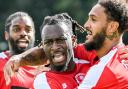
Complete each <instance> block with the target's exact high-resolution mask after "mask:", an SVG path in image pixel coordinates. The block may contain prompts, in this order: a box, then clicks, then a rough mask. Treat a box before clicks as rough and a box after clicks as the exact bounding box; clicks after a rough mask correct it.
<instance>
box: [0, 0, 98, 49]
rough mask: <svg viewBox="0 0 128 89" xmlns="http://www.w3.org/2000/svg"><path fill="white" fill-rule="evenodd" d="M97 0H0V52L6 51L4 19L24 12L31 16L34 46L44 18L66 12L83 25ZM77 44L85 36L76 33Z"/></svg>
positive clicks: (38, 38) (82, 40) (37, 41)
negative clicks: (34, 36) (33, 24)
mask: <svg viewBox="0 0 128 89" xmlns="http://www.w3.org/2000/svg"><path fill="white" fill-rule="evenodd" d="M96 2H97V0H0V51H2V50H6V49H8V46H7V43H6V41H5V40H4V24H5V20H6V18H7V17H8V16H9V15H10V14H12V13H14V12H16V11H25V12H27V13H28V14H29V15H31V16H32V18H33V20H34V22H35V27H36V44H35V45H37V44H38V43H39V42H40V40H41V38H40V31H39V28H40V26H41V24H42V22H43V19H44V17H45V16H48V15H54V14H57V13H62V12H67V13H68V14H69V15H70V16H71V17H72V18H73V19H75V20H76V21H78V23H80V24H81V25H83V24H84V23H85V21H86V19H87V16H88V12H89V11H90V9H91V7H92V6H93V5H94V4H95V3H96ZM77 35H78V42H79V43H80V42H84V40H85V35H86V33H84V34H80V33H79V32H78V34H77Z"/></svg>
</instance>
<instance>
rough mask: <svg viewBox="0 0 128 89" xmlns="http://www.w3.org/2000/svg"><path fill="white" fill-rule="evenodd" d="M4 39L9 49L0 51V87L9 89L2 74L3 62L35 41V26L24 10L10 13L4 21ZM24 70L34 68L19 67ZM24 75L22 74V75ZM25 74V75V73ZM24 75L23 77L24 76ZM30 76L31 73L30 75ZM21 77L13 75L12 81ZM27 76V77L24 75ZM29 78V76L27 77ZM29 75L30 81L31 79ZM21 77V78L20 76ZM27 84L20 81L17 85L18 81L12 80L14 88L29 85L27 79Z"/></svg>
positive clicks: (28, 47) (0, 88)
mask: <svg viewBox="0 0 128 89" xmlns="http://www.w3.org/2000/svg"><path fill="white" fill-rule="evenodd" d="M5 39H6V40H7V42H8V45H9V50H7V51H3V52H1V53H0V67H1V68H0V89H10V87H9V86H6V82H5V79H4V74H3V67H4V65H5V63H6V62H7V61H8V60H9V58H10V57H11V56H13V55H16V54H20V53H22V52H24V51H26V50H28V49H30V48H32V47H33V46H34V41H35V27H34V23H33V20H32V18H31V17H30V16H29V15H28V14H27V13H25V12H16V13H13V14H12V15H10V16H9V17H8V18H7V20H6V23H5ZM22 69H23V70H24V71H26V73H27V71H28V74H32V73H29V70H32V69H34V68H28V67H23V68H22V67H21V71H22ZM21 71H18V72H19V74H20V73H21V75H22V74H23V73H24V72H23V71H22V72H21ZM22 76H24V75H22ZM25 76H27V75H25ZM25 76H24V77H25ZM31 76H32V75H31ZM18 77H21V76H18V74H17V76H15V77H14V79H13V80H12V81H14V80H15V79H16V78H18ZM26 78H27V77H26ZM28 78H29V77H28ZM31 78H32V77H30V81H31ZM21 79H22V78H21ZM27 82H28V85H26V84H27V83H26V82H25V84H23V83H21V85H20V84H19V85H18V82H17V81H16V82H14V85H13V82H11V83H12V86H17V88H16V87H15V88H16V89H18V86H19V87H24V86H29V83H30V82H29V81H27Z"/></svg>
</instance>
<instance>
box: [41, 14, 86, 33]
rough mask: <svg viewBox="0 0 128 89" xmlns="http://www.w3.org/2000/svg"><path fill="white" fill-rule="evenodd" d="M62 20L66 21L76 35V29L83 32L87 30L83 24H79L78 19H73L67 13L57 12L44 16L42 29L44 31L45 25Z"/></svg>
mask: <svg viewBox="0 0 128 89" xmlns="http://www.w3.org/2000/svg"><path fill="white" fill-rule="evenodd" d="M61 22H63V23H65V24H66V25H67V26H68V27H69V29H70V30H72V32H73V34H74V35H76V30H78V29H79V30H80V31H81V32H84V31H85V29H84V28H83V27H82V26H81V25H79V24H78V23H77V21H75V20H73V19H72V18H71V17H70V16H69V15H68V14H67V13H61V14H56V15H54V16H46V17H45V18H44V21H43V24H42V26H41V28H40V31H42V29H43V27H44V25H53V24H57V23H61Z"/></svg>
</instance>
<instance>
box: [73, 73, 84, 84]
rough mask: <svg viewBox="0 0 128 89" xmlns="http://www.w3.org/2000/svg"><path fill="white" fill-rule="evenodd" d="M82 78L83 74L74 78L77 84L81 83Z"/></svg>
mask: <svg viewBox="0 0 128 89" xmlns="http://www.w3.org/2000/svg"><path fill="white" fill-rule="evenodd" d="M84 77H85V74H84V73H78V74H77V75H76V76H75V79H76V81H77V83H78V84H80V83H81V82H82V81H83V79H84Z"/></svg>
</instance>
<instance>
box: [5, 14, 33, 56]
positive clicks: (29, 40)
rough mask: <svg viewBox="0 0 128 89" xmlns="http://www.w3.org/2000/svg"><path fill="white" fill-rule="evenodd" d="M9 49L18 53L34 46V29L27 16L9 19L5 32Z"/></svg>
mask: <svg viewBox="0 0 128 89" xmlns="http://www.w3.org/2000/svg"><path fill="white" fill-rule="evenodd" d="M5 34H6V35H5V36H6V40H8V42H9V45H10V48H11V50H12V51H13V52H14V54H19V53H22V52H24V51H25V50H27V49H29V48H31V47H33V46H34V41H35V29H34V26H33V22H32V21H31V19H30V18H28V17H27V16H22V17H16V18H14V19H13V20H12V21H11V25H10V27H9V32H7V31H6V32H5Z"/></svg>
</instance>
